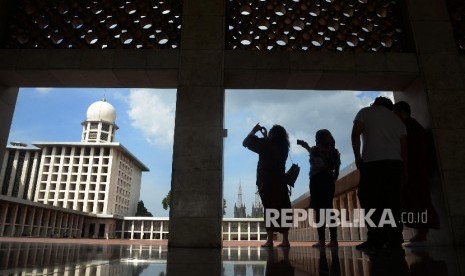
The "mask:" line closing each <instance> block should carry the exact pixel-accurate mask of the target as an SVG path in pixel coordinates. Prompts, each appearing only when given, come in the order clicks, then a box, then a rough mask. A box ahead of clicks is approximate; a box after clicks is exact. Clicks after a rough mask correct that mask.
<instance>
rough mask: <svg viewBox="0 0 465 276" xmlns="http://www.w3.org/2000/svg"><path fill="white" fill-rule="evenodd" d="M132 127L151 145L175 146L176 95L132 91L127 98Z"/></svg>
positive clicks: (153, 91) (165, 92) (166, 92)
mask: <svg viewBox="0 0 465 276" xmlns="http://www.w3.org/2000/svg"><path fill="white" fill-rule="evenodd" d="M127 100H128V104H129V110H128V115H129V118H130V119H131V125H132V126H133V127H134V128H136V129H139V130H140V131H142V133H143V135H144V137H145V138H146V139H147V141H148V142H149V143H151V144H154V145H157V146H161V147H165V146H171V145H172V144H173V135H174V117H175V109H176V93H175V92H174V91H172V90H155V89H131V90H130V92H129V97H128V98H127Z"/></svg>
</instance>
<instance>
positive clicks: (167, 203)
mask: <svg viewBox="0 0 465 276" xmlns="http://www.w3.org/2000/svg"><path fill="white" fill-rule="evenodd" d="M161 205H163V209H165V210H168V209H169V208H170V207H171V190H170V191H169V192H168V194H167V195H166V196H165V198H163V200H162V201H161ZM225 214H226V199H224V198H223V216H224V215H225Z"/></svg>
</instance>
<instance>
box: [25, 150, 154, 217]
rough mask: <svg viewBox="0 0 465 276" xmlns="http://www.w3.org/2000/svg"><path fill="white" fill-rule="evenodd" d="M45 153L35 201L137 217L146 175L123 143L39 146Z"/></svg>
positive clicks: (99, 213) (92, 211) (93, 211)
mask: <svg viewBox="0 0 465 276" xmlns="http://www.w3.org/2000/svg"><path fill="white" fill-rule="evenodd" d="M34 145H35V146H37V147H39V148H41V149H42V157H41V162H40V168H39V180H38V183H37V187H38V188H37V189H36V196H35V201H37V202H41V203H44V204H50V205H53V206H58V207H62V208H68V209H73V210H76V211H81V212H88V213H93V214H97V215H120V216H127V215H134V214H135V212H136V208H137V202H138V201H139V195H140V184H141V174H142V171H147V170H148V169H147V168H146V167H145V166H144V165H143V164H142V163H141V162H140V161H138V160H137V159H136V158H135V157H133V156H132V155H131V154H130V153H129V152H128V151H127V150H126V149H125V148H124V147H123V146H122V145H120V144H119V143H59V142H52V143H35V144H34Z"/></svg>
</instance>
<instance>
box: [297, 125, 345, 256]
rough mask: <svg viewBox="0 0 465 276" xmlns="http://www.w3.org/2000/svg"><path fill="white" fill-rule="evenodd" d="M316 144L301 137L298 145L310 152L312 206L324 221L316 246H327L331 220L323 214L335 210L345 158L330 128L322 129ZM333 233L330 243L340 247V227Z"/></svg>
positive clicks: (333, 229)
mask: <svg viewBox="0 0 465 276" xmlns="http://www.w3.org/2000/svg"><path fill="white" fill-rule="evenodd" d="M315 143H316V145H315V146H313V147H310V146H309V145H308V143H307V142H305V141H303V140H297V144H298V145H301V146H302V147H303V148H305V149H306V150H307V151H308V153H309V155H310V195H311V202H310V207H311V208H312V209H313V210H315V220H316V223H319V224H320V226H319V227H318V228H317V230H318V242H317V243H316V244H314V245H313V246H314V247H324V246H325V228H326V221H327V220H326V218H325V217H324V216H323V217H321V212H323V214H324V212H325V210H329V209H333V197H334V190H335V183H336V180H337V178H338V176H339V168H340V166H341V158H340V153H339V151H338V150H337V149H336V147H335V141H334V138H333V136H332V135H331V132H329V130H327V129H320V130H318V131H317V132H316V134H315ZM320 220H323V221H324V223H321V222H320ZM329 233H330V239H331V241H330V242H329V243H328V244H327V245H326V246H328V247H336V246H338V243H337V228H336V227H335V226H330V227H329Z"/></svg>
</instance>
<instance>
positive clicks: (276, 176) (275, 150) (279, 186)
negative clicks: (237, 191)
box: [242, 124, 291, 247]
mask: <svg viewBox="0 0 465 276" xmlns="http://www.w3.org/2000/svg"><path fill="white" fill-rule="evenodd" d="M258 131H260V132H261V133H262V135H263V136H264V137H263V138H259V137H257V136H256V135H255V134H256V133H257V132H258ZM242 144H243V146H244V147H247V148H248V149H249V150H251V151H253V152H255V153H258V164H257V182H256V184H257V186H258V192H259V194H260V198H261V200H262V203H263V207H264V209H265V222H266V221H268V220H269V217H268V214H267V212H266V211H267V209H275V210H277V211H279V213H280V215H279V217H278V218H277V222H278V223H281V210H282V209H290V208H291V201H290V199H289V193H288V189H287V184H286V178H285V169H286V159H287V155H288V153H289V138H288V134H287V132H286V130H285V129H284V127H282V126H280V125H274V126H273V127H272V128H271V129H270V132H269V133H268V134H267V131H266V129H265V128H264V127H262V126H260V125H259V124H257V125H256V126H255V127H254V128H253V129H252V131H251V132H250V133H249V135H247V137H246V138H245V139H244V141H243V143H242ZM289 223H291V222H289ZM282 226H283V225H279V227H276V226H274V225H273V224H271V225H270V226H269V227H266V233H267V240H266V243H265V244H263V245H262V246H264V247H272V246H273V233H274V232H280V233H282V234H283V242H282V243H281V244H279V245H278V246H281V247H288V246H289V239H288V234H289V227H282Z"/></svg>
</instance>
